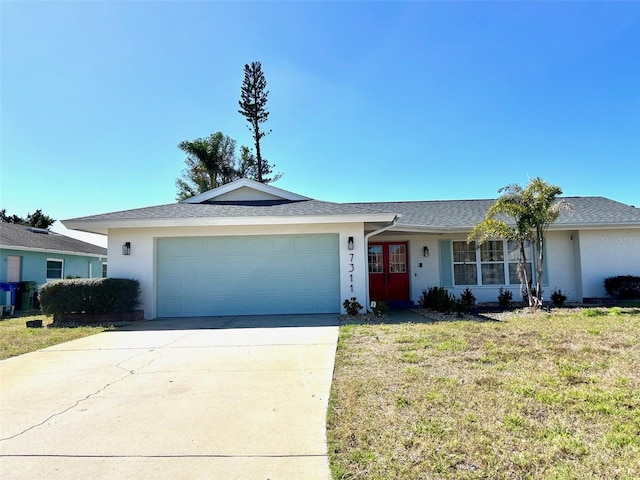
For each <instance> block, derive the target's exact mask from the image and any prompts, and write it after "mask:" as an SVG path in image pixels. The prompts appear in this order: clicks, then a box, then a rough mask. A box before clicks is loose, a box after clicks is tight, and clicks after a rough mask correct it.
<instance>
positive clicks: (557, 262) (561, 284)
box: [534, 231, 582, 302]
mask: <svg viewBox="0 0 640 480" xmlns="http://www.w3.org/2000/svg"><path fill="white" fill-rule="evenodd" d="M545 241H546V244H547V247H546V249H545V250H546V262H545V263H546V269H547V274H546V277H547V282H546V284H545V285H543V295H542V296H543V299H544V300H545V301H548V300H551V294H552V293H553V292H554V291H555V290H562V293H564V294H565V295H566V296H567V301H569V302H581V301H582V284H581V282H580V273H579V269H578V265H577V264H576V254H575V249H577V248H578V242H579V235H578V232H576V231H561V232H553V231H552V232H547V235H546V236H545ZM534 268H535V264H534Z"/></svg>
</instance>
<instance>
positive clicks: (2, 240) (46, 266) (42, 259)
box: [0, 222, 107, 286]
mask: <svg viewBox="0 0 640 480" xmlns="http://www.w3.org/2000/svg"><path fill="white" fill-rule="evenodd" d="M0 265H1V266H0V282H2V283H5V282H11V283H13V282H35V283H36V286H39V285H42V284H43V283H45V282H47V281H49V280H57V279H60V278H66V277H68V276H73V277H82V278H94V277H102V276H106V271H107V249H106V248H102V247H98V246H97V245H93V244H91V243H86V242H83V241H80V240H76V239H75V238H71V237H67V236H65V235H61V234H59V233H55V232H51V231H49V230H46V229H41V228H33V227H29V226H25V225H15V224H12V223H4V222H0Z"/></svg>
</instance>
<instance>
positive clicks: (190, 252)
mask: <svg viewBox="0 0 640 480" xmlns="http://www.w3.org/2000/svg"><path fill="white" fill-rule="evenodd" d="M157 247H158V248H157V255H158V257H157V280H158V282H157V288H158V291H157V294H158V316H159V317H191V316H209V315H212V316H213V315H256V314H271V313H334V312H338V311H339V309H340V272H339V254H338V235H263V236H247V237H245V236H242V237H189V238H163V239H159V240H158V244H157Z"/></svg>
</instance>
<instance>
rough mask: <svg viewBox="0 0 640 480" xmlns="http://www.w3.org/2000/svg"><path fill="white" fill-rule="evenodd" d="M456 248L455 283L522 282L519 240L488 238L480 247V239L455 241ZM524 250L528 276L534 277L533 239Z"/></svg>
mask: <svg viewBox="0 0 640 480" xmlns="http://www.w3.org/2000/svg"><path fill="white" fill-rule="evenodd" d="M452 247H453V280H454V283H455V285H520V278H519V275H518V262H519V259H520V255H521V252H520V243H519V242H512V241H504V240H488V241H486V242H484V243H482V245H480V246H478V245H477V244H476V242H470V243H467V242H466V241H454V242H452ZM524 250H525V251H524V253H525V259H526V262H525V269H526V271H527V278H528V279H529V280H532V278H531V272H532V268H531V261H532V256H531V255H532V248H531V243H530V242H527V243H525V248H524Z"/></svg>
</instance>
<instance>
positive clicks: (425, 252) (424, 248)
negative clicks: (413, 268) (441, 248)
mask: <svg viewBox="0 0 640 480" xmlns="http://www.w3.org/2000/svg"><path fill="white" fill-rule="evenodd" d="M422 255H424V256H425V257H428V256H429V247H427V246H426V245H425V246H424V247H422Z"/></svg>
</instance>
